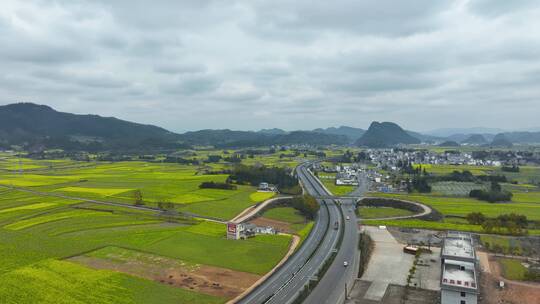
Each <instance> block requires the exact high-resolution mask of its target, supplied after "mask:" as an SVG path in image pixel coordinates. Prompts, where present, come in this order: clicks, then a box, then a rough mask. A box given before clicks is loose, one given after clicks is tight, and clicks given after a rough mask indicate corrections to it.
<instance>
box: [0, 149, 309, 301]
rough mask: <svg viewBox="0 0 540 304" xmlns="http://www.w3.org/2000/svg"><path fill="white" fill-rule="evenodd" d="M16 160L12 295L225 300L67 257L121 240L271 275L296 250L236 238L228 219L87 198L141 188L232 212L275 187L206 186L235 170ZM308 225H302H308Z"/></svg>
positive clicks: (0, 270) (182, 206)
mask: <svg viewBox="0 0 540 304" xmlns="http://www.w3.org/2000/svg"><path fill="white" fill-rule="evenodd" d="M261 158H262V157H261ZM14 162H15V163H16V164H18V161H14V160H13V159H10V158H9V157H8V156H5V155H3V156H2V158H1V160H0V185H3V186H5V187H0V261H1V263H0V284H2V285H0V286H2V287H0V299H2V300H4V301H0V302H2V303H4V302H6V303H88V302H91V303H224V302H226V301H227V300H228V299H225V298H218V297H214V296H209V295H205V294H200V293H194V292H192V291H189V290H184V289H179V288H172V287H170V286H166V285H164V284H160V283H155V282H152V281H149V280H145V279H140V278H135V277H132V276H129V275H126V274H122V273H118V272H112V271H104V270H94V269H92V268H88V267H86V266H81V265H78V264H74V263H71V262H68V261H65V259H66V258H69V257H73V256H78V255H81V254H85V253H89V252H95V251H96V250H99V249H101V248H106V247H110V246H117V247H121V248H126V249H129V250H136V251H140V252H147V253H149V254H155V255H158V256H163V257H167V258H171V259H176V260H179V261H183V262H186V263H190V264H193V265H199V264H200V265H210V266H216V267H222V268H228V269H231V270H236V271H242V272H248V273H253V274H257V275H263V274H265V273H266V272H268V271H269V270H270V269H271V268H272V267H273V266H274V265H275V264H276V263H278V262H279V261H280V259H281V258H282V257H283V255H284V254H285V253H286V252H287V250H288V248H289V244H290V241H291V236H289V235H261V236H256V237H254V238H250V239H248V240H245V241H233V240H227V239H226V237H225V231H226V227H225V225H224V224H219V223H214V222H207V221H200V220H193V219H189V218H185V217H182V216H174V217H172V218H171V217H164V216H160V215H157V214H156V213H155V212H151V211H143V210H134V209H129V208H125V207H121V206H110V205H101V204H95V203H90V202H81V201H79V200H77V198H88V199H94V200H98V201H104V202H114V203H121V204H127V205H133V204H134V202H135V195H134V193H135V191H136V190H139V191H140V192H141V193H142V197H143V203H144V205H146V206H151V207H155V206H157V205H158V203H159V202H171V203H174V206H175V209H177V210H178V211H181V212H182V211H187V212H192V213H195V214H197V215H200V216H210V217H215V218H220V219H224V220H228V219H231V218H233V217H235V216H236V215H238V214H239V213H240V212H242V211H243V210H244V209H245V208H248V207H250V206H253V205H255V204H257V203H259V202H261V201H263V200H266V199H268V198H270V197H272V196H273V195H274V194H273V193H259V192H257V191H256V189H255V187H251V186H238V189H236V190H220V189H199V185H200V184H201V182H203V181H215V182H224V181H225V179H226V178H227V175H224V174H215V175H205V174H204V173H201V168H200V167H199V166H191V165H180V164H162V163H149V162H140V161H131V162H117V163H109V162H76V161H70V160H60V161H41V160H35V161H34V160H28V159H24V161H21V162H22V163H23V164H24V166H26V167H25V168H24V169H25V170H27V171H25V172H24V173H23V174H19V173H18V172H14V171H13V170H12V169H10V168H12V166H13V163H14ZM216 166H225V164H219V165H216ZM12 186H14V187H16V188H11V187H12ZM17 187H20V188H17ZM23 190H32V191H38V192H39V193H40V194H37V193H30V192H25V191H23ZM55 195H65V196H67V197H69V198H67V197H58V196H55ZM306 226H307V225H305V224H304V225H303V226H302V227H298V228H299V230H301V232H305V231H306V230H305V229H306Z"/></svg>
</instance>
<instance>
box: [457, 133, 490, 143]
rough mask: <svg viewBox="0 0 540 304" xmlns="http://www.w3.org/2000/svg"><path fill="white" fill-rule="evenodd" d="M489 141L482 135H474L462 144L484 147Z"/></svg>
mask: <svg viewBox="0 0 540 304" xmlns="http://www.w3.org/2000/svg"><path fill="white" fill-rule="evenodd" d="M487 142H488V141H487V140H486V138H485V137H484V136H482V134H473V135H470V136H469V137H467V138H465V139H464V140H462V141H461V143H462V144H468V145H484V144H487Z"/></svg>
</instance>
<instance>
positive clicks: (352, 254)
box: [304, 177, 367, 304]
mask: <svg viewBox="0 0 540 304" xmlns="http://www.w3.org/2000/svg"><path fill="white" fill-rule="evenodd" d="M366 189H367V181H366V178H365V177H362V178H359V186H358V188H357V189H356V190H355V191H354V192H353V193H354V195H355V196H362V195H363V194H364V192H365V191H366ZM339 203H340V204H341V206H342V210H343V216H344V217H345V218H346V217H347V216H348V217H349V220H347V219H345V221H344V224H345V229H344V234H343V240H342V243H341V247H340V249H339V251H338V253H337V255H336V258H335V259H334V261H333V262H332V265H330V268H328V270H327V271H326V273H325V275H324V277H323V278H322V279H321V280H320V282H319V284H318V285H317V286H316V287H315V289H314V290H313V291H312V292H311V294H310V295H309V296H308V298H307V299H306V300H305V301H304V303H307V304H324V303H327V304H336V303H343V302H344V300H345V284H348V286H347V288H348V289H349V290H350V287H351V283H352V282H353V281H354V278H356V276H357V274H358V260H359V258H360V256H359V254H358V250H357V248H358V224H357V218H356V213H355V211H354V210H355V208H354V205H355V204H356V199H342V200H340V202H339ZM343 262H347V263H348V264H349V265H348V266H347V267H345V266H344V265H343Z"/></svg>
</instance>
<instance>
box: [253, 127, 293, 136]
mask: <svg viewBox="0 0 540 304" xmlns="http://www.w3.org/2000/svg"><path fill="white" fill-rule="evenodd" d="M257 133H263V134H270V135H283V134H287V133H289V132H287V131H285V130H282V129H278V128H272V129H261V130H259V131H257Z"/></svg>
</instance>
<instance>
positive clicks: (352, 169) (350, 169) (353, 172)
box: [335, 166, 362, 186]
mask: <svg viewBox="0 0 540 304" xmlns="http://www.w3.org/2000/svg"><path fill="white" fill-rule="evenodd" d="M361 170H362V169H361V168H359V167H357V166H336V171H337V173H336V181H335V182H336V185H338V186H340V185H348V186H358V174H359V173H360V171H361Z"/></svg>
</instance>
